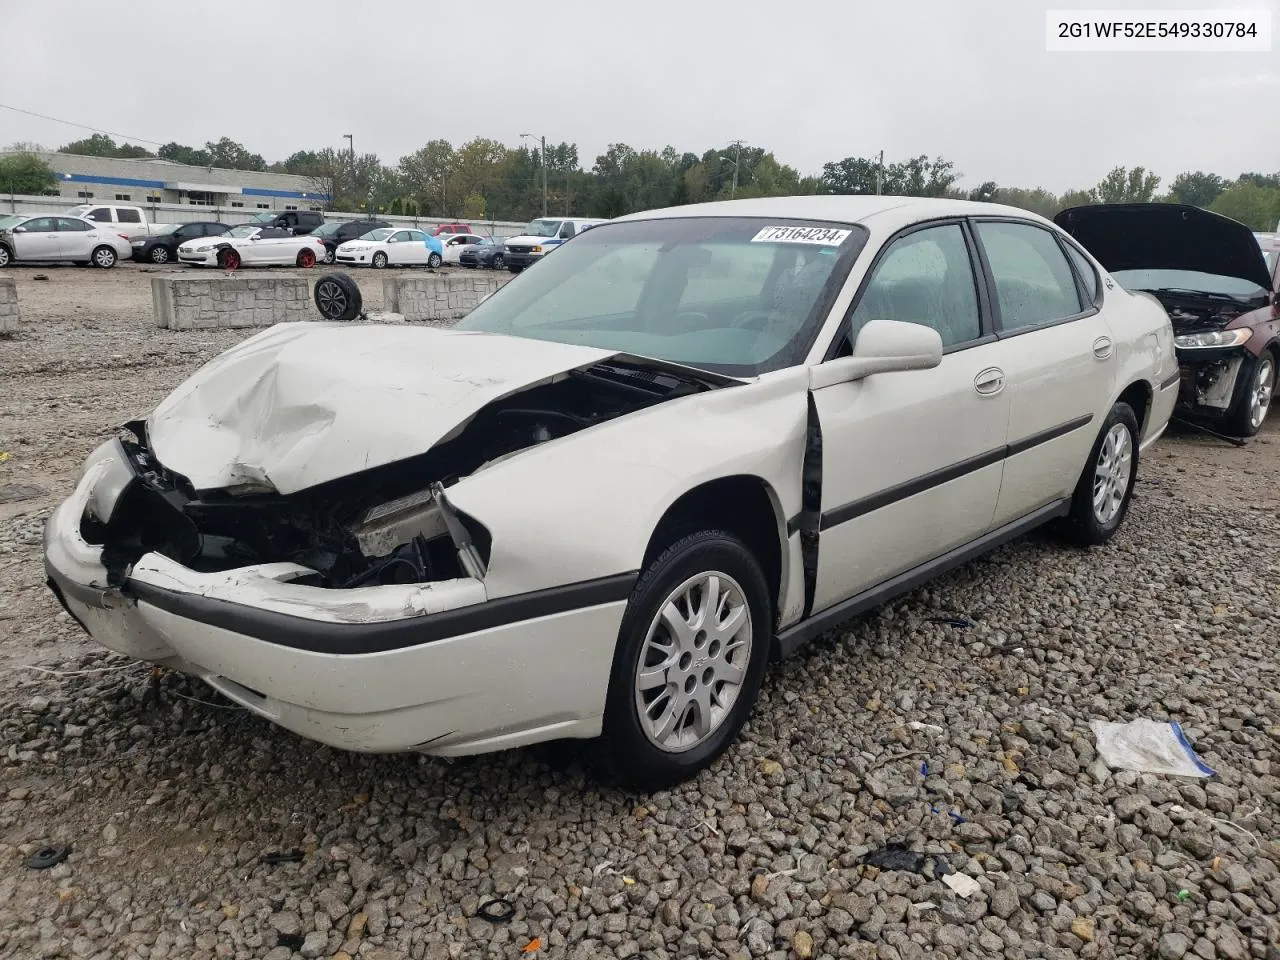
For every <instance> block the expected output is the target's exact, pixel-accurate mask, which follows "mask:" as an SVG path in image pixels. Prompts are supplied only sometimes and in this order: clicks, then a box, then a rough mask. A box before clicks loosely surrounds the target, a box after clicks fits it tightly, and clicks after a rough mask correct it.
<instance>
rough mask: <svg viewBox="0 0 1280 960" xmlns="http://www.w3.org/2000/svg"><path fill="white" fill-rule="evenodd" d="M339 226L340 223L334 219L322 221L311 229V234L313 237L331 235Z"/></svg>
mask: <svg viewBox="0 0 1280 960" xmlns="http://www.w3.org/2000/svg"><path fill="white" fill-rule="evenodd" d="M341 226H342V224H340V223H338V222H337V221H336V220H333V221H330V222H329V223H322V224H320V226H318V227H316V228H315V229H314V230H312V231H311V235H312V236H313V237H331V236H333V235H334V234H335V233H337V232H338V229H339V228H340V227H341Z"/></svg>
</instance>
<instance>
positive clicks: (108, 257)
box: [90, 244, 120, 270]
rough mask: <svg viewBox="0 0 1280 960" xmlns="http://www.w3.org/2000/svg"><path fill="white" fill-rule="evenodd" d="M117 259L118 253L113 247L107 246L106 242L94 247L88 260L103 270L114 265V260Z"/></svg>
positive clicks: (118, 257)
mask: <svg viewBox="0 0 1280 960" xmlns="http://www.w3.org/2000/svg"><path fill="white" fill-rule="evenodd" d="M119 259H120V255H119V254H118V253H116V251H115V249H114V248H113V247H108V246H107V245H106V244H103V245H102V246H100V247H94V248H93V253H92V254H91V256H90V262H91V263H92V264H93V265H94V266H95V267H100V268H101V269H103V270H110V269H111V268H112V267H114V266H115V265H116V261H117V260H119Z"/></svg>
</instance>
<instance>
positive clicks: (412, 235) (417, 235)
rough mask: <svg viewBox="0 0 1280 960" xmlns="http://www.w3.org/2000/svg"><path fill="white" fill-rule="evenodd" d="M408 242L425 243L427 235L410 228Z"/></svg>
mask: <svg viewBox="0 0 1280 960" xmlns="http://www.w3.org/2000/svg"><path fill="white" fill-rule="evenodd" d="M409 242H410V243H426V242H427V235H426V234H425V233H423V232H422V231H421V230H410V231H409Z"/></svg>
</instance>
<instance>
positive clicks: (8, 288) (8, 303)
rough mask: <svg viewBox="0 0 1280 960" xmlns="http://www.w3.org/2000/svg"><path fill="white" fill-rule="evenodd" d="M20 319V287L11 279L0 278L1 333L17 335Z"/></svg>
mask: <svg viewBox="0 0 1280 960" xmlns="http://www.w3.org/2000/svg"><path fill="white" fill-rule="evenodd" d="M19 319H21V317H20V312H19V309H18V285H17V284H16V283H14V281H13V279H12V278H11V277H0V333H17V332H18V321H19Z"/></svg>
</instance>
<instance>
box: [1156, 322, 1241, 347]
mask: <svg viewBox="0 0 1280 960" xmlns="http://www.w3.org/2000/svg"><path fill="white" fill-rule="evenodd" d="M1252 336H1253V331H1252V330H1249V329H1248V328H1246V327H1240V328H1238V329H1235V330H1205V331H1203V332H1202V333H1184V334H1182V335H1181V336H1177V337H1174V338H1173V343H1174V346H1176V347H1178V348H1179V349H1181V350H1206V349H1212V348H1215V347H1238V346H1240V344H1242V343H1245V342H1247V341H1248V339H1249V338H1250V337H1252Z"/></svg>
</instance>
